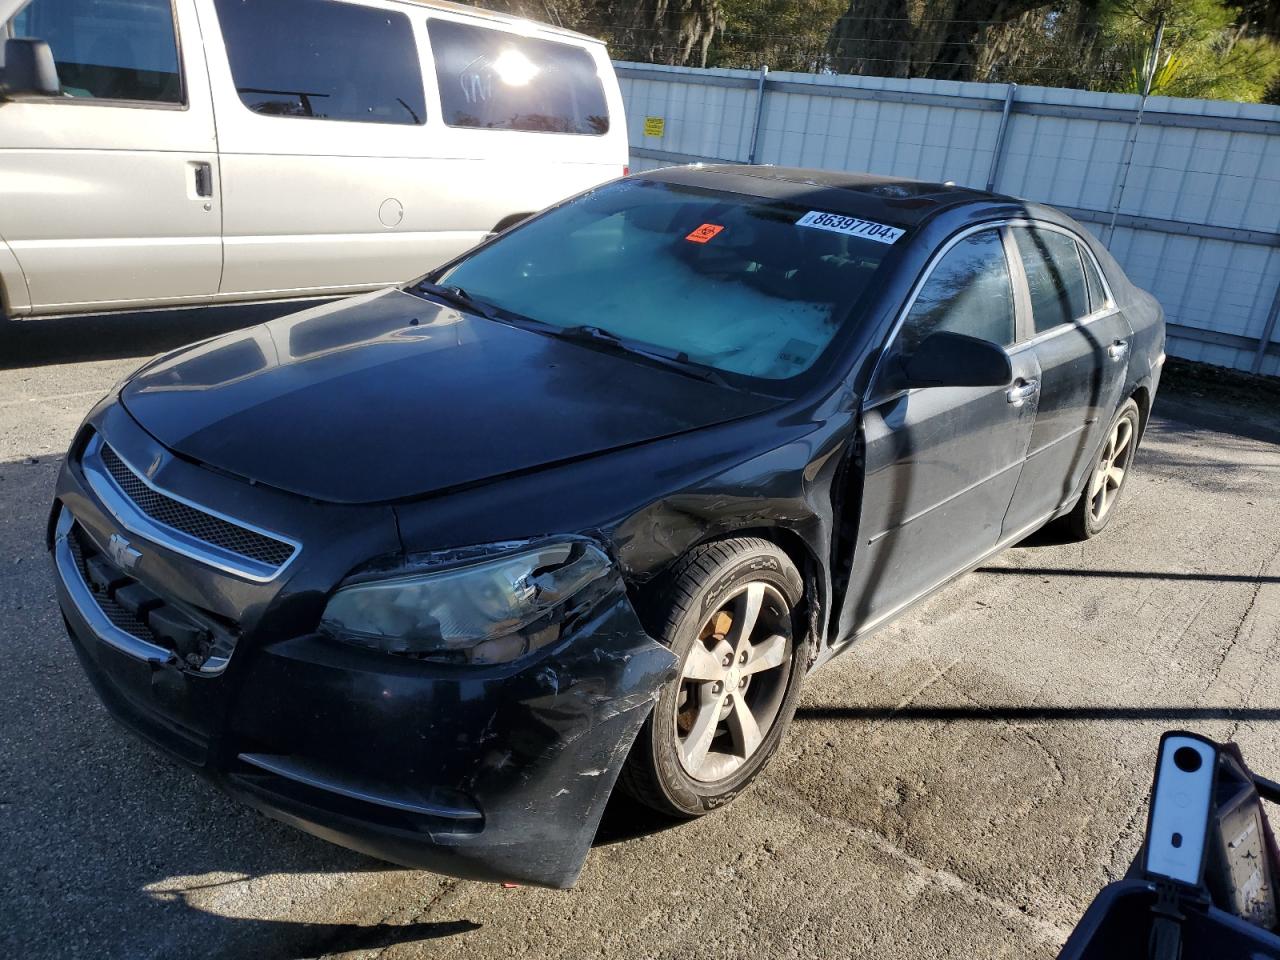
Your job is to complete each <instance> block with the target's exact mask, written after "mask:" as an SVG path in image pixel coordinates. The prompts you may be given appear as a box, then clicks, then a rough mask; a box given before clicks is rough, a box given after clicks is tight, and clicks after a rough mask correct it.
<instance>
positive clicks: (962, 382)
mask: <svg viewBox="0 0 1280 960" xmlns="http://www.w3.org/2000/svg"><path fill="white" fill-rule="evenodd" d="M901 363H902V374H903V379H904V380H905V381H906V382H905V383H904V384H903V386H904V387H906V388H907V389H910V388H912V387H1003V386H1005V385H1007V384H1009V383H1011V382H1012V381H1013V363H1012V361H1010V360H1009V354H1008V353H1006V352H1005V349H1004V347H1000V346H997V345H996V344H994V343H992V342H991V341H990V340H982V339H979V338H978V337H966V336H965V335H964V334H960V333H934V334H930V335H929V336H927V337H925V338H924V340H923V341H922V342H921V343H920V345H919V346H918V347H916V349H915V350H914V351H913V352H912V353H910V354H908V355H907V356H905V357H903V358H902V361H901Z"/></svg>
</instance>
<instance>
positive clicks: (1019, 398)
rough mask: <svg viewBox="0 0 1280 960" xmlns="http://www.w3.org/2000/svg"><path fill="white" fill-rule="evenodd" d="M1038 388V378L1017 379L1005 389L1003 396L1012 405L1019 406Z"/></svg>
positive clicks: (1032, 395) (1033, 394)
mask: <svg viewBox="0 0 1280 960" xmlns="http://www.w3.org/2000/svg"><path fill="white" fill-rule="evenodd" d="M1039 389H1040V382H1039V381H1038V380H1019V381H1017V382H1016V383H1015V384H1014V385H1013V386H1012V387H1010V388H1009V389H1008V390H1006V391H1005V393H1004V396H1005V399H1006V400H1008V401H1009V402H1010V403H1012V404H1013V405H1014V406H1021V405H1022V404H1024V403H1025V402H1026V401H1028V400H1030V399H1031V398H1032V397H1034V396H1035V395H1036V391H1037V390H1039Z"/></svg>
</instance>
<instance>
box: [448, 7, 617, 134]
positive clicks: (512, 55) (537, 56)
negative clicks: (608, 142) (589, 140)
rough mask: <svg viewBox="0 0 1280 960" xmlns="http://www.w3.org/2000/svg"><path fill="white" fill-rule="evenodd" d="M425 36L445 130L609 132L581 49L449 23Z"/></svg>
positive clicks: (590, 64) (596, 81)
mask: <svg viewBox="0 0 1280 960" xmlns="http://www.w3.org/2000/svg"><path fill="white" fill-rule="evenodd" d="M427 32H428V34H429V35H430V37H431V54H432V56H433V57H434V58H435V61H436V80H437V81H438V82H439V85H440V104H441V107H442V108H443V110H444V122H445V123H447V124H448V125H449V126H451V127H478V128H480V129H484V130H533V131H538V132H541V133H576V134H594V135H599V134H603V133H608V132H609V108H608V107H607V106H606V105H605V99H604V87H603V86H602V85H601V84H600V77H599V76H598V75H597V74H596V64H595V60H594V59H592V57H591V54H590V53H588V52H587V51H586V50H584V49H582V48H581V47H575V46H573V45H571V44H567V43H556V42H554V41H552V40H540V39H537V38H535V37H522V36H518V35H516V34H513V33H506V32H504V31H501V30H491V29H489V28H487V27H476V26H472V25H470V24H465V23H454V22H452V21H450V20H431V21H429V23H428V26H427Z"/></svg>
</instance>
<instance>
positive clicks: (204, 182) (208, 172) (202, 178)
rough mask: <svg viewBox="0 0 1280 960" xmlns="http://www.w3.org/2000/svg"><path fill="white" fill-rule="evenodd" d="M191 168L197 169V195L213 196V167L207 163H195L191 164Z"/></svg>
mask: <svg viewBox="0 0 1280 960" xmlns="http://www.w3.org/2000/svg"><path fill="white" fill-rule="evenodd" d="M191 169H192V170H193V171H195V177H196V196H197V197H212V196H213V167H212V166H211V165H209V164H207V163H195V164H192V165H191Z"/></svg>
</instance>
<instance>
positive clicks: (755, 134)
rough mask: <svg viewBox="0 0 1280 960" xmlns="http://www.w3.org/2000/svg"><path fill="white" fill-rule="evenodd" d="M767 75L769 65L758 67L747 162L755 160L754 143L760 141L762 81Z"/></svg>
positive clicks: (762, 107)
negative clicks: (754, 110) (758, 77)
mask: <svg viewBox="0 0 1280 960" xmlns="http://www.w3.org/2000/svg"><path fill="white" fill-rule="evenodd" d="M768 76H769V65H768V64H767V63H766V64H764V65H763V66H762V67H761V68H760V79H759V81H757V83H756V119H755V122H753V123H752V124H751V149H749V150H748V151H747V163H755V162H756V145H757V144H758V143H759V141H760V120H761V118H762V117H763V116H764V81H765V78H766V77H768Z"/></svg>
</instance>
